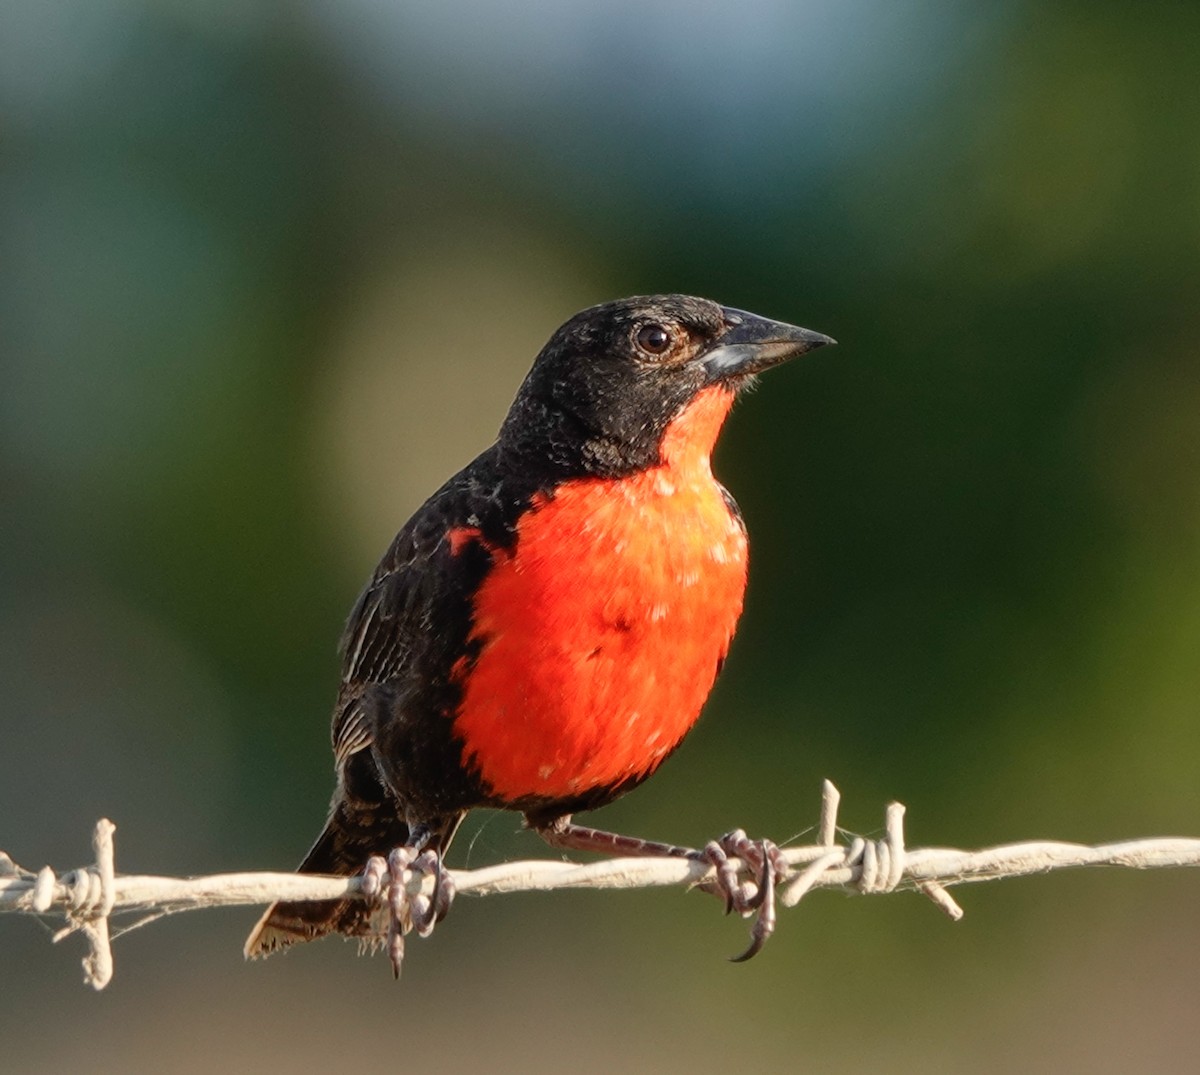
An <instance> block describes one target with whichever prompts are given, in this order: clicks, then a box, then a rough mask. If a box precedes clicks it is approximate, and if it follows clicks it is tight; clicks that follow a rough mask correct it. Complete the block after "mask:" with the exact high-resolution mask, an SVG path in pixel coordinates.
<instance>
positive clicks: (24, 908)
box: [0, 780, 1200, 989]
mask: <svg viewBox="0 0 1200 1075" xmlns="http://www.w3.org/2000/svg"><path fill="white" fill-rule="evenodd" d="M839 799H840V796H839V794H838V790H837V788H835V787H834V786H833V784H831V783H830V782H829V781H828V780H826V781H825V784H824V788H823V793H822V802H821V815H820V821H819V823H818V826H817V843H815V844H813V845H811V846H806V847H786V848H783V849H782V854H783V858H784V859H785V860H786V862H787V864H788V867H789V869H788V871H787V873H786V874H785V875H784V876H782V877H781V878H780V882H779V887H778V892H777V897H778V902H779V903H780V904H781V905H782V906H784V907H794V906H795V905H796V904H797V903H799V902H800V900H801V899H802V898H803V897H804V896H805V895H806V894H807V893H808V892H811V891H812V890H813V889H817V888H836V889H842V890H844V891H851V892H861V893H864V894H879V893H886V892H895V891H897V890H900V889H912V890H915V891H917V892H919V893H921V894H923V895H924V896H926V897H928V898H929V899H930V900H931V901H932V902H933V903H934V904H935V905H936V906H937V907H938V908H939V909H941V910H942V911H943V912H945V914H947V915H948V916H949V917H950V918H952V919H955V920H957V919H959V918H961V917H962V916H963V910H962V908H961V907H960V906H959V905H958V903H957V902H956V901H955V899H954V897H952V896H951V895H950V893H949V892H948V891H947V888H948V887H949V886H952V885H960V884H966V883H969V882H976V881H992V880H1000V879H1002V878H1006V877H1023V876H1025V875H1027V874H1034V873H1048V872H1050V871H1051V870H1061V869H1068V868H1073V867H1080V866H1121V867H1126V868H1129V869H1169V868H1172V867H1184V866H1200V839H1186V838H1151V839H1141V840H1128V841H1125V842H1122V843H1111V844H1101V845H1098V846H1088V845H1084V844H1072V843H1060V842H1057V841H1049V840H1042V841H1034V842H1027V843H1016V844H1006V845H1004V846H1001V847H993V848H987V849H984V850H980V851H962V850H957V849H954V848H936V847H931V848H920V849H909V848H907V847H906V846H905V839H904V807H903V806H902V805H900V803H891V804H890V805H889V806H888V808H887V813H886V819H885V824H884V835H883V837H882V839H879V840H868V839H865V838H863V837H861V836H851V837H850V840H849V843H848V844H846V845H842V844H839V843H838V842H837V837H838V833H839V831H840V830H839V829H838V825H837V811H838V803H839ZM115 828H116V826H115V825H113V823H112V822H111V821H108V820H107V819H104V820H101V821H99V822H97V824H96V829H95V833H94V836H93V848H94V851H95V856H96V861H95V864H94V865H91V866H85V867H83V868H81V869H77V870H72V871H71V872H69V873H66V874H63V875H61V876H57V875H55V873H54V871H53V870H51V869H50V868H49V867H48V866H47V867H44V868H43V869H42V870H40V871H39V872H37V873H34V872H31V871H29V870H25V869H22V868H21V867H20V866H17V865H16V864H15V863H14V862H13V861H12V859H11V858H9V856H8V855H6V854H5V853H4V852H2V851H0V912H5V911H10V912H23V913H26V914H34V915H61V916H63V917H64V918H65V920H66V924H65V925H64V926H63V928H61V929H60V930H58V932H57V933H55V934H54V938H53V939H54V940H55V941H60V940H62V939H63V938H64V937H67V936H70V935H71V934H73V933H80V934H82V935H83V937H84V939H85V940H86V942H87V945H88V953H87V955H86V956H85V958H84V960H83V969H84V981H85V982H86V983H87V984H89V985H91V986H92V987H93V988H94V989H103V988H104V987H105V986H106V985H107V984H108V983H109V981H110V980H111V979H112V973H113V960H112V937H111V936H110V929H109V923H110V920H111V918H112V917H113V916H114V915H117V914H122V915H123V914H138V915H142V916H144V917H143V918H141V919H140V920H138V921H136V922H134V923H133V925H131V926H127V927H126V930H125V931H127V930H128V929H134V928H136V927H137V926H139V925H144V924H145V923H146V922H147V921H150V920H153V919H155V918H158V917H161V916H163V915H165V914H174V913H177V912H179V911H192V910H200V909H202V908H206V907H237V906H251V905H260V904H267V903H272V902H274V901H275V900H344V899H361V898H363V896H362V884H361V878H359V877H326V876H316V875H302V874H294V873H231V874H214V875H212V876H209V877H190V878H176V877H149V876H128V877H123V876H121V875H120V874H117V873H116V871H115V869H114V864H113V863H114V859H113V832H114V830H115ZM451 873H452V874H453V877H454V883H455V887H456V888H457V890H458V893H459V895H462V896H492V895H498V894H500V893H504V892H547V891H552V890H557V889H567V888H591V889H597V888H655V887H663V886H671V885H685V886H689V887H692V886H696V885H698V884H700V883H702V882H705V881H710V880H712V867H711V866H710V865H708V864H707V863H706V862H703V861H699V860H693V859H685V858H618V859H605V860H602V861H599V862H589V863H583V864H580V863H575V862H563V861H558V860H549V859H534V860H528V861H522V862H506V863H502V864H500V865H497V866H487V867H484V868H482V869H477V870H453V871H451ZM409 877H410V888H409V894H410V896H411V895H418V894H419V893H420V891H421V886H422V885H423V884H424V885H426V886H428V885H430V884H432V881H431V880H430V879H429V878H422V876H421V875H419V874H415V873H414V874H409ZM427 894H428V893H427Z"/></svg>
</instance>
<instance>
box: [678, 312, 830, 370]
mask: <svg viewBox="0 0 1200 1075" xmlns="http://www.w3.org/2000/svg"><path fill="white" fill-rule="evenodd" d="M725 321H726V323H727V324H728V325H729V328H728V329H727V330H726V332H725V334H724V335H723V336H719V337H718V338H717V339H716V340H714V341H713V343H712V345H711V346H710V347H709V348H708V349H707V350H706V351H703V352H701V354H699V355H697V356H696V358H695V359H693V361H695V362H697V363H699V364H700V365H701V366H702V367H703V369H704V372H705V373H706V374H707V376H708V378H709V380H711V381H724V380H727V379H728V378H731V377H740V376H744V375H746V374H751V373H760V372H761V371H762V370H765V369H770V368H771V367H772V366H778V365H779V364H780V363H781V362H786V361H788V359H790V358H798V357H799V356H800V355H805V354H808V352H809V351H815V350H816V349H817V348H818V347H824V346H826V345H827V344H831V343H837V340H834V339H831V338H830V337H829V336H824V335H822V334H821V333H820V332H813V331H812V330H811V329H806V328H797V327H796V326H795V325H787V324H784V323H783V322H782V321H769V320H767V318H765V317H759V316H758V315H757V314H750V313H746V311H745V310H731V309H728V308H726V309H725Z"/></svg>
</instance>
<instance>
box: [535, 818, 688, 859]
mask: <svg viewBox="0 0 1200 1075" xmlns="http://www.w3.org/2000/svg"><path fill="white" fill-rule="evenodd" d="M530 827H531V828H533V829H534V831H536V832H537V834H538V835H539V836H540V837H541V838H542V839H543V840H545V841H546V843H548V844H549V845H550V846H551V847H555V848H558V849H559V850H560V851H599V852H601V853H602V854H609V855H629V856H630V857H632V858H695V857H696V856H697V855H698V854H699V852H697V851H696V850H695V848H691V847H678V846H677V845H675V844H664V843H660V842H659V841H657V840H643V839H642V838H641V837H640V836H622V835H621V834H620V833H617V832H605V831H604V830H603V829H593V828H589V827H588V826H587V825H576V824H574V823H573V822H572V821H571V815H570V814H566V815H564V816H562V817H556V818H554V819H553V820H551V821H548V822H541V821H540V820H539V821H532V820H531V821H530Z"/></svg>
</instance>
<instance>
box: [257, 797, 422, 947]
mask: <svg viewBox="0 0 1200 1075" xmlns="http://www.w3.org/2000/svg"><path fill="white" fill-rule="evenodd" d="M407 842H408V826H407V825H406V824H405V823H404V822H403V821H401V820H400V819H399V818H397V817H396V816H395V807H394V806H393V807H392V808H391V809H390V810H386V809H385V810H379V809H366V810H361V809H354V808H353V807H350V806H349V805H348V804H347V803H346V802H345V801H344V800H342V801H340V802H338V803H337V804H336V805H335V806H334V809H333V813H332V814H330V817H329V820H328V821H327V822H326V823H325V831H324V832H322V833H321V835H320V836H319V837H317V842H316V843H315V844H313V847H312V850H311V851H309V853H308V854H307V855H306V856H305V858H304V861H303V862H302V863H300V865H299V866H298V867H297V871H296V872H297V873H328V874H334V875H336V876H338V877H353V876H354V875H355V874H357V873H361V872H362V869H363V867H364V866H365V865H366V863H367V859H368V858H369V857H370V856H371V855H373V854H384V855H386V854H387V853H388V851H390V850H391V849H392V848H393V847H400V846H401V845H403V844H405V843H407ZM372 916H373V909H372V908H370V907H368V906H367V904H365V903H363V901H362V900H342V901H340V902H332V901H325V902H316V901H309V900H297V901H294V902H289V903H273V904H271V906H270V907H268V908H267V911H266V914H264V915H263V916H262V918H260V919H259V921H258V925H256V926H255V927H254V929H253V931H252V932H251V934H250V936H249V937H248V938H247V939H246V944H245V947H244V948H243V949H242V951H243V952H244V953H245V956H246V958H247V959H258V958H260V957H262V956H269V955H271V953H272V952H278V951H279V950H280V949H283V948H287V947H288V946H289V945H291V944H296V943H298V942H300V941H312V940H316V939H317V938H318V937H324V936H325V935H326V934H327V933H341V934H344V935H345V936H347V937H359V938H362V939H363V940H364V942H365V943H366V944H367V946H368V947H371V948H374V947H375V946H376V945H377V944H378V943H379V941H380V940H381V939H382V938H381V935H380V933H379V930H378V927H375V926H373V925H372Z"/></svg>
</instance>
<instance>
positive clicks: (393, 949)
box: [362, 846, 455, 978]
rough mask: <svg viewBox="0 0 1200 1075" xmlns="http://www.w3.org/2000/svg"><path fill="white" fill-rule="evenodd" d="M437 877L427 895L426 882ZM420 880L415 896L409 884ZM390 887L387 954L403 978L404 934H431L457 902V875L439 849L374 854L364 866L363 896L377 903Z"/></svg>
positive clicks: (404, 850)
mask: <svg viewBox="0 0 1200 1075" xmlns="http://www.w3.org/2000/svg"><path fill="white" fill-rule="evenodd" d="M426 877H432V878H433V892H432V894H426V893H425V891H424V888H425V885H424V881H425V878H426ZM414 878H416V879H417V880H418V881H419V884H418V885H417V886H416V887H417V892H416V894H415V895H410V894H409V886H410V885H412V884H413V880H414ZM385 881H386V885H385ZM385 890H386V897H387V913H388V930H387V953H388V959H389V960H390V962H391V964H392V974H393V976H395V977H396V978H399V977H400V969H401V967H402V966H403V965H404V936H405V934H406V933H409V932H411V931H412V930H416V932H417V934H418V936H421V937H428V936H429V934H431V933H432V932H433V927H434V926H436V925H437V924H438V923H439V922H440V921H441V920H442V919H443V918H445V917H446V912H447V911H449V910H450V905H451V903H453V902H454V892H455V889H454V878H453V877H452V876H451V875H450V874H449V873H447V872H446V870H445V869H444V867H443V865H442V856H441V855H440V854H439V853H438V852H437V851H435V850H432V849H426V850H424V851H418V849H417V848H415V847H411V846H404V847H396V848H393V849H392V851H391V853H390V854H389V855H388V857H387V858H386V859H384V858H383V857H382V856H380V855H372V856H371V857H370V858H369V859H367V864H366V866H365V868H364V869H363V875H362V891H363V896H364V897H365V898H366V899H367V900H368V901H369V902H373V903H379V902H381V901H382V899H383V897H384V895H385Z"/></svg>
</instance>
